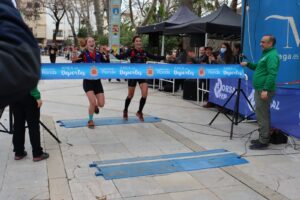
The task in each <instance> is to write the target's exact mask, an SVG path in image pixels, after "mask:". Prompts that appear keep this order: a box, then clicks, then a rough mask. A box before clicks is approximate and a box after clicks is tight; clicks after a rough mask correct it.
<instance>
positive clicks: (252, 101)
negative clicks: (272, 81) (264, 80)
mask: <svg viewBox="0 0 300 200" xmlns="http://www.w3.org/2000/svg"><path fill="white" fill-rule="evenodd" d="M254 93H255V90H253V89H252V91H251V93H250V95H249V96H248V100H249V101H250V103H251V105H252V107H253V108H254V109H255V100H254ZM247 106H248V108H249V110H252V108H251V106H250V105H249V103H248V102H247ZM253 111H254V110H253Z"/></svg>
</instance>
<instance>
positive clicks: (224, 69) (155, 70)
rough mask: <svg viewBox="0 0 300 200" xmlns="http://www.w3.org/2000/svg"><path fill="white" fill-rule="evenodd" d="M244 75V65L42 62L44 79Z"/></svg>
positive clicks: (191, 77) (222, 76)
mask: <svg viewBox="0 0 300 200" xmlns="http://www.w3.org/2000/svg"><path fill="white" fill-rule="evenodd" d="M98 78H111V79H113V78H121V79H159V78H166V79H197V78H244V69H243V67H241V66H240V65H197V64H125V63H80V64H75V63H62V64H42V79H48V80H49V79H98Z"/></svg>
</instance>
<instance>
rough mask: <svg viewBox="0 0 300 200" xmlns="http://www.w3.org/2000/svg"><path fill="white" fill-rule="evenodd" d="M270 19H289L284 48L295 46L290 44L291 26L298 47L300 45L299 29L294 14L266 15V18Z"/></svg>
mask: <svg viewBox="0 0 300 200" xmlns="http://www.w3.org/2000/svg"><path fill="white" fill-rule="evenodd" d="M269 19H277V20H285V21H287V26H288V32H287V35H286V38H287V39H286V46H285V47H284V48H293V47H290V45H289V30H290V28H291V30H292V33H293V35H294V39H295V42H296V45H297V47H299V46H300V37H299V32H298V30H297V27H296V23H295V19H294V17H292V16H281V15H271V16H268V17H266V19H265V20H269Z"/></svg>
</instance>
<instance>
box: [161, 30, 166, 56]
mask: <svg viewBox="0 0 300 200" xmlns="http://www.w3.org/2000/svg"><path fill="white" fill-rule="evenodd" d="M160 55H161V56H164V55H165V36H164V35H163V36H162V41H161V53H160Z"/></svg>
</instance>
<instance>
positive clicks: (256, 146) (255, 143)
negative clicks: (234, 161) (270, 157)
mask: <svg viewBox="0 0 300 200" xmlns="http://www.w3.org/2000/svg"><path fill="white" fill-rule="evenodd" d="M268 146H269V144H263V143H261V142H260V141H258V140H252V141H251V145H250V146H249V149H252V150H264V149H267V148H268Z"/></svg>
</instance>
